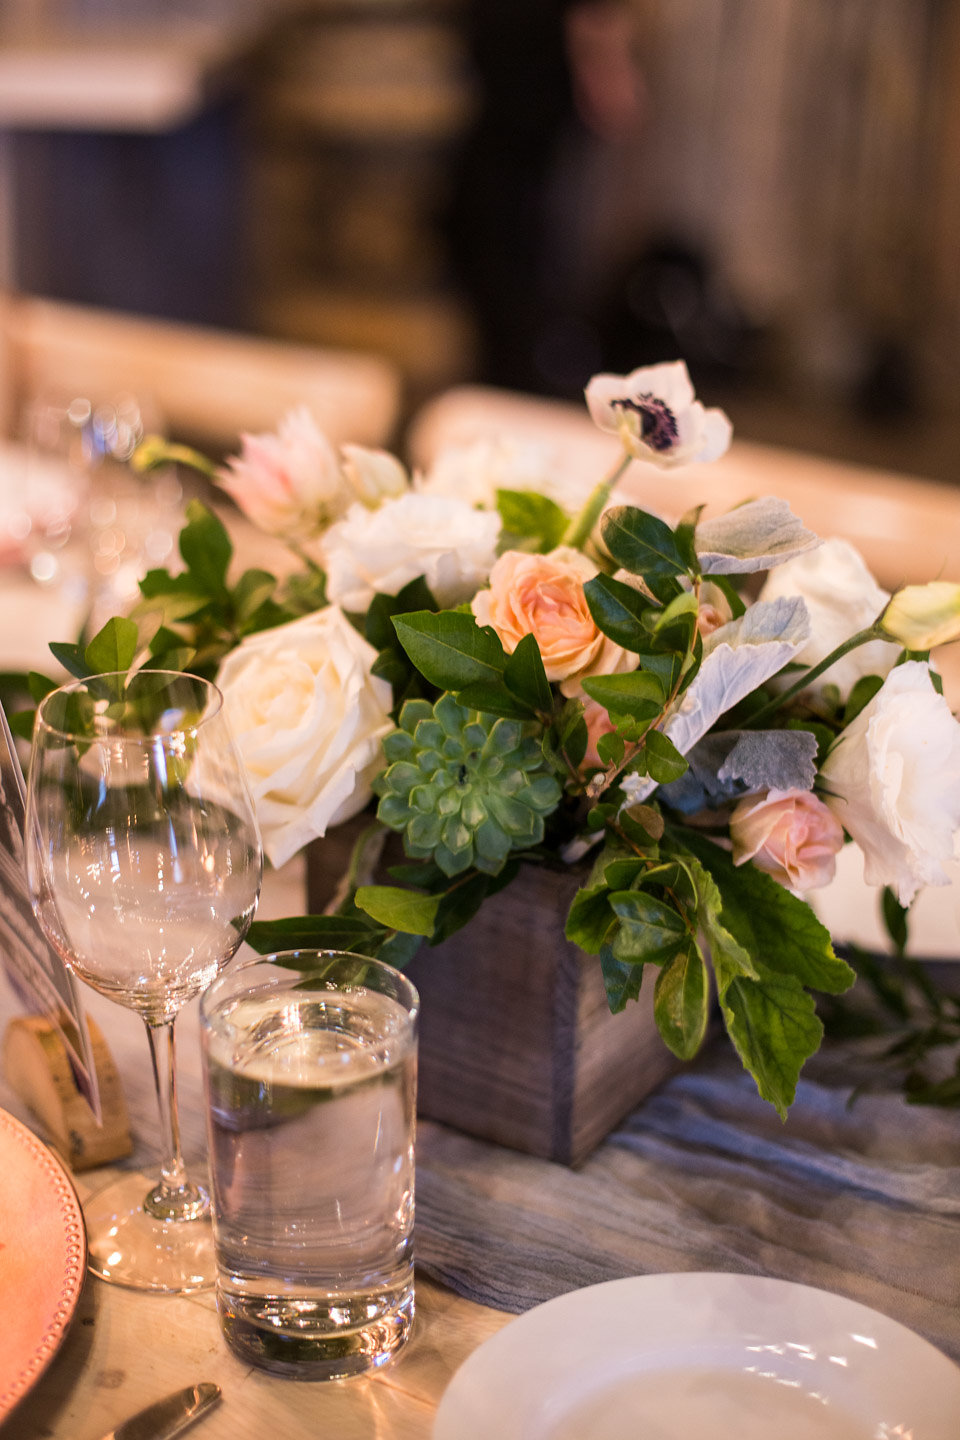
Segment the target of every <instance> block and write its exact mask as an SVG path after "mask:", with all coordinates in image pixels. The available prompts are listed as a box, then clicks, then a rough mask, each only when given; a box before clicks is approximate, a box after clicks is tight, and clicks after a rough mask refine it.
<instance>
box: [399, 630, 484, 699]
mask: <svg viewBox="0 0 960 1440" xmlns="http://www.w3.org/2000/svg"><path fill="white" fill-rule="evenodd" d="M393 625H394V629H395V630H396V632H397V636H398V638H399V640H400V644H401V645H402V646H403V648H404V650H405V651H406V652H407V654H408V655H409V657H410V659H411V660H412V661H413V663H414V665H415V666H416V667H417V669H418V670H419V671H420V673H421V675H423V676H425V677H426V679H427V680H429V681H430V684H431V685H435V686H436V687H437V689H438V690H452V691H454V692H456V691H458V690H464V689H466V687H467V686H468V685H474V684H476V683H477V682H478V681H481V680H486V681H488V682H489V681H493V682H499V681H502V678H503V671H504V666H505V664H506V656H505V655H504V653H503V646H502V645H501V644H500V641H499V639H498V638H497V635H496V633H495V632H494V631H493V630H491V629H490V627H489V626H484V627H483V629H481V627H480V626H479V625H478V624H477V622H476V620H474V618H473V616H472V615H464V614H462V613H460V612H459V611H456V610H442V611H441V612H440V613H439V614H438V615H434V614H433V613H432V612H431V611H429V610H418V611H415V612H413V613H412V614H408V615H403V616H399V615H398V616H395V617H394V620H393Z"/></svg>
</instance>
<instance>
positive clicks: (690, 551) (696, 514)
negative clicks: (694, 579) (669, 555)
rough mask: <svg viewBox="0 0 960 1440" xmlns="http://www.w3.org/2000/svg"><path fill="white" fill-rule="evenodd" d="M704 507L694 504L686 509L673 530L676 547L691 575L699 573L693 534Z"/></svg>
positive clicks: (698, 561) (698, 558) (698, 560)
mask: <svg viewBox="0 0 960 1440" xmlns="http://www.w3.org/2000/svg"><path fill="white" fill-rule="evenodd" d="M705 508H706V507H705V506H703V505H695V506H694V508H693V509H692V510H688V511H687V513H686V515H684V516H683V518H682V520H681V521H680V524H679V525H678V526H677V528H676V530H675V531H674V532H673V535H674V539H675V541H676V544H677V549H678V551H679V552H680V555H681V558H682V559H683V561H684V563H685V565H686V567H687V574H688V575H692V576H698V575H699V574H700V557H699V556H698V554H697V547H696V543H695V535H696V529H697V525H698V524H699V522H700V516H701V515H702V514H703V511H704V509H705Z"/></svg>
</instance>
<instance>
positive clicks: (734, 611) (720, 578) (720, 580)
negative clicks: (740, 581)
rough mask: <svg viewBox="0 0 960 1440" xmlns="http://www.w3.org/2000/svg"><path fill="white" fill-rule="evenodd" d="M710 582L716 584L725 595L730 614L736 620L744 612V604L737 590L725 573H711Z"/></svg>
mask: <svg viewBox="0 0 960 1440" xmlns="http://www.w3.org/2000/svg"><path fill="white" fill-rule="evenodd" d="M710 584H711V585H716V586H717V588H718V589H720V590H722V591H723V593H724V595H725V596H726V597H727V604H728V605H729V606H730V614H731V617H732V618H733V619H734V620H737V619H738V618H739V617H740V616H741V615H743V614H744V613H745V612H746V608H747V607H746V604H745V602H744V599H743V596H742V595H741V594H740V592H739V590H738V589H737V588H736V586H735V585H734V584H733V583H732V581H731V580H730V579H728V577H727V576H726V575H711V576H710Z"/></svg>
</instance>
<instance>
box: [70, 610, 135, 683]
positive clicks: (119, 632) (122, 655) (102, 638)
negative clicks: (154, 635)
mask: <svg viewBox="0 0 960 1440" xmlns="http://www.w3.org/2000/svg"><path fill="white" fill-rule="evenodd" d="M139 643H140V633H139V631H138V629H137V627H136V625H135V624H134V622H133V621H132V620H128V619H127V618H126V616H125V615H114V617H113V618H112V619H111V620H108V621H107V623H106V625H104V627H103V629H102V630H98V631H97V633H96V635H94V637H93V639H92V640H91V641H90V644H89V645H88V646H87V648H86V650H85V651H84V652H83V658H84V659H85V660H86V662H87V664H88V665H89V667H90V669H91V670H92V671H93V672H94V674H98V675H107V674H109V673H111V672H113V671H124V672H126V671H127V670H129V669H130V666H131V665H132V664H133V661H134V658H135V656H136V653H137V646H138V645H139Z"/></svg>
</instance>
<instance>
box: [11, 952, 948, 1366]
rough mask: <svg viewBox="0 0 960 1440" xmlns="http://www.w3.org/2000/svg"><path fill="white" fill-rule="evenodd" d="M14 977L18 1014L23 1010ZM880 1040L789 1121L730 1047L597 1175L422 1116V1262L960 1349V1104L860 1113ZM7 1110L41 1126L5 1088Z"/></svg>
mask: <svg viewBox="0 0 960 1440" xmlns="http://www.w3.org/2000/svg"><path fill="white" fill-rule="evenodd" d="M84 1000H85V1003H86V1004H87V1006H88V1009H89V1011H90V1013H92V1014H93V1015H94V1016H95V1018H96V1019H97V1020H98V1022H99V1024H100V1026H101V1029H102V1030H103V1032H104V1035H105V1036H106V1039H107V1043H108V1045H109V1046H110V1049H111V1051H112V1053H113V1056H114V1059H115V1060H116V1062H117V1065H118V1068H119V1070H120V1074H121V1076H122V1079H123V1085H124V1093H125V1095H126V1098H127V1104H128V1108H129V1111H130V1120H131V1126H132V1128H133V1131H134V1135H135V1138H136V1142H137V1148H136V1153H135V1155H134V1157H133V1161H132V1162H131V1163H137V1164H140V1165H144V1166H147V1167H148V1168H151V1167H152V1166H154V1165H155V1164H156V1157H155V1155H154V1152H153V1149H152V1148H151V1147H152V1145H153V1137H155V1135H156V1129H157V1125H156V1102H155V1100H154V1096H153V1091H152V1082H151V1077H150V1065H149V1059H148V1052H147V1044H146V1038H145V1036H144V1033H143V1025H142V1022H141V1021H140V1020H139V1019H138V1017H137V1016H135V1015H133V1014H132V1013H131V1012H129V1011H124V1010H122V1009H121V1008H120V1007H119V1006H116V1005H113V1004H111V1003H110V1002H108V1001H105V1000H102V999H101V998H100V997H98V996H96V995H93V994H92V992H89V991H85V992H84ZM196 1010H197V1007H196V1003H194V1004H193V1005H191V1006H188V1007H187V1009H186V1010H185V1011H184V1012H183V1014H182V1015H181V1017H180V1019H179V1021H178V1026H177V1028H178V1032H179V1038H178V1055H179V1063H178V1075H179V1088H180V1107H181V1123H182V1132H183V1143H184V1151H185V1154H186V1156H187V1159H188V1162H190V1161H193V1162H194V1164H195V1165H202V1163H203V1154H204V1150H205V1142H204V1129H203V1101H202V1091H201V1082H200V1064H199V1041H198V1036H197V1014H196ZM16 1013H17V1011H16V1006H15V1002H14V1000H13V997H12V995H11V993H10V991H9V988H8V987H7V985H6V982H5V981H4V980H3V978H2V976H0V1023H4V1024H5V1022H6V1020H7V1019H8V1018H10V1017H11V1016H12V1015H14V1014H16ZM866 1073H870V1072H869V1067H867V1066H865V1062H864V1050H863V1048H862V1046H861V1047H858V1046H857V1045H853V1044H845V1045H828V1046H826V1047H825V1048H824V1050H823V1051H822V1052H821V1054H820V1055H818V1056H817V1057H815V1059H814V1060H813V1061H812V1062H811V1063H810V1064H809V1065H808V1066H807V1069H806V1070H805V1072H804V1078H803V1080H802V1081H801V1083H800V1087H799V1092H798V1096H797V1100H796V1103H795V1105H794V1107H793V1109H792V1110H791V1112H790V1116H789V1119H788V1120H787V1123H786V1124H785V1125H781V1123H780V1121H779V1120H778V1118H777V1116H776V1114H775V1113H774V1111H773V1110H772V1109H771V1108H770V1107H769V1106H768V1105H766V1104H764V1103H763V1102H762V1101H760V1100H759V1099H758V1098H757V1095H756V1091H755V1089H754V1087H753V1083H752V1081H751V1080H750V1079H749V1078H748V1077H747V1076H745V1075H744V1073H743V1072H742V1070H741V1069H740V1068H739V1065H738V1063H737V1061H736V1058H735V1057H734V1056H733V1054H732V1052H731V1051H730V1049H729V1047H728V1046H727V1044H726V1042H724V1041H720V1042H717V1043H715V1044H713V1046H712V1047H711V1048H710V1049H709V1051H708V1052H707V1054H706V1055H704V1056H703V1057H702V1058H701V1060H699V1061H698V1062H697V1063H696V1064H695V1065H694V1066H693V1067H692V1068H690V1069H688V1070H686V1071H684V1072H683V1073H681V1074H680V1075H678V1076H676V1077H675V1078H674V1079H673V1080H671V1081H669V1082H668V1083H667V1084H666V1085H664V1086H663V1087H662V1088H661V1090H659V1091H658V1092H657V1093H656V1094H655V1095H652V1096H650V1097H649V1098H648V1099H647V1100H646V1101H645V1102H644V1103H643V1104H642V1105H640V1106H639V1107H638V1108H637V1110H636V1111H635V1112H634V1113H633V1114H632V1115H630V1116H629V1117H628V1118H627V1119H626V1121H625V1122H624V1123H623V1124H622V1125H621V1126H620V1127H619V1129H617V1130H616V1131H615V1132H614V1133H613V1134H612V1135H611V1136H610V1137H609V1138H608V1140H607V1141H606V1142H605V1143H604V1144H603V1145H602V1146H601V1147H600V1148H599V1149H598V1150H597V1151H596V1152H595V1153H594V1154H593V1155H592V1156H591V1158H590V1159H589V1160H588V1161H587V1162H586V1163H585V1164H584V1165H583V1167H582V1168H581V1169H580V1170H577V1171H574V1170H569V1169H566V1168H565V1167H563V1166H560V1165H555V1164H552V1163H551V1162H549V1161H544V1160H535V1159H532V1158H531V1157H529V1156H526V1155H520V1154H515V1153H513V1152H512V1151H509V1150H504V1149H501V1148H499V1147H498V1146H494V1145H488V1144H486V1143H484V1142H483V1141H479V1140H473V1139H471V1138H469V1137H467V1136H464V1135H459V1134H456V1133H454V1132H453V1131H450V1130H447V1129H445V1128H444V1127H442V1126H438V1125H435V1124H431V1123H429V1122H422V1123H421V1126H420V1132H419V1138H418V1160H417V1240H416V1245H417V1256H418V1264H419V1267H420V1270H421V1272H422V1273H425V1274H429V1275H431V1276H433V1277H435V1278H436V1279H438V1280H440V1281H442V1282H443V1283H444V1284H446V1285H448V1286H449V1287H450V1288H451V1289H453V1290H455V1291H457V1292H458V1293H459V1294H461V1295H465V1296H467V1297H468V1298H470V1299H473V1300H477V1301H480V1302H481V1303H482V1304H485V1305H492V1306H495V1307H496V1308H498V1309H502V1310H508V1311H514V1312H516V1311H521V1310H526V1309H528V1308H529V1307H530V1306H532V1305H536V1304H538V1303H539V1302H541V1301H543V1300H547V1299H550V1298H551V1297H553V1296H555V1295H559V1294H561V1293H563V1292H565V1291H567V1290H572V1289H576V1288H578V1287H580V1286H583V1285H590V1284H594V1283H596V1282H599V1281H602V1280H610V1279H614V1278H617V1277H620V1276H627V1275H643V1274H648V1273H654V1272H661V1273H669V1272H675V1271H683V1270H721V1271H740V1272H749V1273H753V1274H760V1275H770V1276H775V1277H779V1278H782V1279H786V1280H793V1281H799V1282H802V1283H804V1284H808V1285H815V1286H818V1287H820V1288H822V1289H825V1290H829V1291H833V1292H835V1293H837V1294H841V1295H847V1296H849V1297H850V1298H852V1299H854V1300H859V1301H861V1302H862V1303H864V1304H867V1305H871V1306H873V1307H874V1308H875V1309H877V1310H880V1311H882V1312H884V1313H885V1314H887V1315H890V1316H892V1317H893V1318H894V1319H897V1320H899V1321H901V1322H902V1323H903V1324H905V1325H908V1326H909V1327H910V1328H911V1329H913V1330H916V1331H917V1332H918V1333H920V1334H921V1335H924V1336H925V1337H926V1338H927V1339H929V1340H931V1341H932V1342H933V1344H935V1345H937V1346H938V1347H939V1348H940V1349H942V1350H943V1351H945V1352H946V1353H947V1354H949V1355H951V1356H953V1357H954V1358H955V1359H957V1360H960V1113H958V1112H957V1111H955V1110H953V1111H950V1110H932V1109H927V1108H919V1107H912V1106H908V1105H907V1104H906V1103H905V1102H904V1100H903V1099H902V1097H901V1096H900V1095H899V1094H896V1093H882V1094H868V1095H863V1096H862V1097H861V1098H859V1099H858V1100H857V1101H856V1102H855V1103H854V1104H853V1106H852V1107H851V1106H850V1105H849V1104H848V1100H849V1095H850V1089H851V1085H852V1084H853V1083H854V1082H855V1081H856V1080H857V1079H858V1078H860V1077H861V1076H862V1075H864V1074H866ZM0 1105H2V1106H3V1107H4V1108H5V1109H7V1110H9V1111H10V1112H11V1113H13V1114H14V1115H17V1116H18V1117H19V1118H20V1119H22V1120H25V1121H27V1123H32V1124H33V1125H34V1126H36V1122H35V1121H34V1120H33V1119H32V1117H31V1116H30V1115H29V1113H28V1112H27V1110H26V1108H25V1106H24V1105H23V1103H22V1102H21V1101H20V1100H19V1098H18V1097H17V1096H16V1095H15V1094H14V1092H13V1091H12V1090H11V1088H10V1086H9V1084H7V1083H6V1081H5V1080H0Z"/></svg>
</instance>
